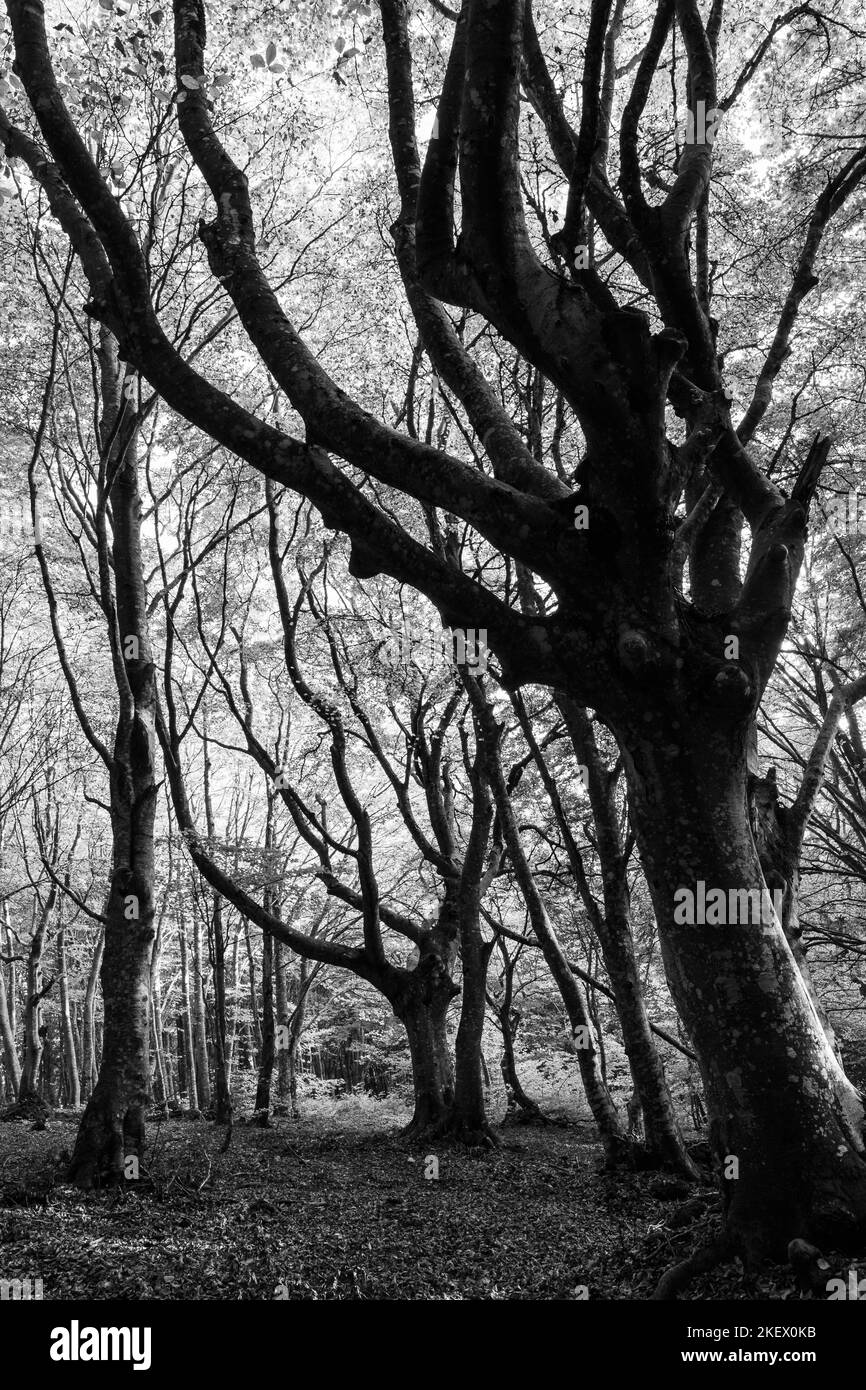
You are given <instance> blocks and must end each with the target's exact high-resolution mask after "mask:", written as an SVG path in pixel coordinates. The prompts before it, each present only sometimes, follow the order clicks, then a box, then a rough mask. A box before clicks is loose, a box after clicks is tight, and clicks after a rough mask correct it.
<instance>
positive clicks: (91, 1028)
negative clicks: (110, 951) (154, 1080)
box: [81, 927, 105, 1100]
mask: <svg viewBox="0 0 866 1390" xmlns="http://www.w3.org/2000/svg"><path fill="white" fill-rule="evenodd" d="M104 948H105V929H104V928H103V927H100V928H99V935H98V936H97V938H96V942H95V944H94V947H93V957H92V959H91V962H90V971H89V973H88V976H87V989H86V991H85V995H84V1019H83V1022H82V1034H83V1036H82V1045H81V1054H82V1057H81V1073H82V1075H81V1098H82V1100H87V1099H88V1098H89V1096H90V1095H92V1093H93V1088H94V1086H95V1085H96V1078H97V1075H98V1073H99V1058H98V1056H97V1048H96V987H97V985H98V983H99V972H100V970H101V969H102V954H103V950H104Z"/></svg>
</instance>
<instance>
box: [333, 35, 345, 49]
mask: <svg viewBox="0 0 866 1390" xmlns="http://www.w3.org/2000/svg"><path fill="white" fill-rule="evenodd" d="M334 47H335V48H336V50H337V52H338V53H342V51H343V49H344V48H345V47H346V40H345V39H344V38H343V36H342V34H341V35H340V37H339V38H338V39H335V40H334Z"/></svg>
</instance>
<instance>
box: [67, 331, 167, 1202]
mask: <svg viewBox="0 0 866 1390" xmlns="http://www.w3.org/2000/svg"><path fill="white" fill-rule="evenodd" d="M99 360H100V370H101V387H102V420H101V440H100V443H101V449H102V454H103V459H102V461H101V464H100V497H99V503H98V507H97V516H96V536H97V545H98V552H99V574H100V583H101V586H102V592H101V598H102V603H103V607H104V610H105V611H106V612H107V613H112V616H113V618H114V619H116V622H114V621H113V622H112V623H111V624H110V625H109V641H110V645H111V651H112V659H113V666H114V677H115V684H116V687H117V698H118V718H117V726H116V730H115V737H114V749H113V752H112V754H111V756H110V758H108V759H107V760H108V762H109V802H110V808H111V831H112V875H111V887H110V891H109V897H108V905H107V909H106V914H105V916H106V922H105V953H104V956H103V961H102V976H101V978H102V996H103V1002H104V1027H103V1044H102V1065H101V1067H100V1070H99V1079H98V1081H97V1083H96V1087H95V1088H94V1091H93V1094H92V1096H91V1097H90V1099H89V1101H88V1103H87V1108H86V1110H85V1112H84V1117H83V1119H82V1122H81V1128H80V1130H79V1132H78V1137H77V1139H76V1143H75V1150H74V1153H73V1155H72V1162H71V1164H70V1169H69V1179H70V1181H71V1182H74V1183H76V1184H77V1185H78V1186H80V1187H92V1186H93V1185H95V1184H98V1183H102V1182H108V1183H120V1182H122V1181H123V1177H124V1156H125V1154H129V1155H130V1156H131V1157H134V1158H135V1159H136V1160H137V1159H138V1158H139V1157H140V1155H141V1152H142V1150H143V1147H144V1106H145V1101H146V1099H147V1094H148V1086H149V1081H150V1065H149V1053H150V1047H149V1044H150V963H151V951H152V946H153V937H154V895H153V885H154V844H153V830H154V822H155V817H156V784H157V778H156V750H155V737H154V720H155V712H156V681H155V670H154V664H153V658H152V655H151V650H150V641H149V636H148V625H147V593H146V589H145V583H144V576H143V566H142V556H141V501H140V497H139V492H138V455H137V449H136V436H137V420H136V416H135V412H134V410H133V409H132V406H131V402H125V401H124V398H123V396H122V391H123V389H124V373H123V370H122V368H121V365H120V362H119V359H118V353H117V344H116V342H115V341H114V339H113V338H111V336H110V335H109V334H108V333H107V332H106V331H105V330H102V332H101V336H100V352H99ZM112 472H113V480H112V481H111V482H110V483H109V482H108V478H109V476H110V475H111V473H112ZM109 503H110V519H111V533H112V534H111V540H110V543H109V536H108V512H109ZM109 546H110V554H109ZM112 567H113V576H114V583H113V590H114V592H113V593H112V586H111V568H112ZM105 756H106V757H107V753H106V754H105Z"/></svg>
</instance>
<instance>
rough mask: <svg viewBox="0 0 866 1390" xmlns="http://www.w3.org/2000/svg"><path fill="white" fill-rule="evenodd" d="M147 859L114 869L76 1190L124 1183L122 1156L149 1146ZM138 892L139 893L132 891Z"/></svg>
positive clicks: (75, 1162) (74, 1165)
mask: <svg viewBox="0 0 866 1390" xmlns="http://www.w3.org/2000/svg"><path fill="white" fill-rule="evenodd" d="M154 800H155V798H154ZM115 854H117V851H115ZM147 859H148V856H147V850H146V847H143V846H142V847H140V852H139V853H138V854H137V855H136V856H135V866H134V867H131V868H130V869H129V870H127V871H126V872H124V871H122V870H121V871H118V870H115V883H114V885H113V886H112V891H111V896H110V898H109V903H108V912H107V920H106V924H105V955H104V958H103V962H102V973H101V980H102V999H103V1012H104V1025H103V1040H102V1065H101V1067H100V1069H99V1079H98V1081H97V1083H96V1086H95V1088H94V1091H93V1095H92V1096H91V1097H90V1100H89V1101H88V1103H87V1108H86V1110H85V1112H84V1118H83V1120H82V1122H81V1128H80V1129H79V1131H78V1137H77V1139H76V1143H75V1151H74V1153H73V1155H72V1162H71V1164H70V1168H69V1181H70V1182H74V1183H75V1184H76V1185H77V1186H78V1187H85V1188H87V1187H93V1186H98V1185H101V1184H109V1185H112V1184H118V1183H120V1182H122V1181H123V1177H124V1158H125V1156H126V1155H130V1156H132V1157H135V1158H140V1156H141V1153H142V1151H143V1148H144V1108H145V1102H146V1100H147V1092H148V1082H149V1079H150V1078H149V1071H150V1067H149V1046H148V1044H149V1037H150V953H151V945H152V939H151V936H150V929H151V928H152V922H153V897H152V893H151V891H150V884H151V883H152V877H150V878H148V870H150V873H151V875H152V868H153V865H152V842H151V862H150V864H148V862H147ZM133 887H136V888H137V889H138V892H137V893H130V892H128V891H127V890H129V889H130V888H133ZM132 897H135V898H136V899H137V909H138V913H139V916H138V918H137V919H130V918H128V917H127V915H126V914H127V911H128V910H130V909H131V907H132V904H131V902H130V898H132Z"/></svg>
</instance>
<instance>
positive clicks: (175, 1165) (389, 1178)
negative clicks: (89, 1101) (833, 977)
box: [0, 1103, 851, 1300]
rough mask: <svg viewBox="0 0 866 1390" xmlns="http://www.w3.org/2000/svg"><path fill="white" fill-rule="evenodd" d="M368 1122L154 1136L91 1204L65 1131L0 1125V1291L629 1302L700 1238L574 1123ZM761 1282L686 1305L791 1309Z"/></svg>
mask: <svg viewBox="0 0 866 1390" xmlns="http://www.w3.org/2000/svg"><path fill="white" fill-rule="evenodd" d="M340 1109H344V1111H345V1113H344V1114H343V1115H342V1116H341V1115H340ZM376 1110H377V1107H376V1105H375V1103H371V1104H367V1105H366V1106H364V1107H353V1106H352V1105H351V1104H348V1105H346V1106H345V1107H336V1108H335V1110H334V1111H332V1113H331V1115H330V1116H329V1117H328V1118H327V1119H324V1118H322V1117H318V1116H312V1117H308V1118H303V1119H301V1120H299V1121H291V1120H282V1119H280V1120H275V1121H274V1122H273V1125H272V1127H271V1128H268V1129H260V1128H256V1127H253V1126H250V1125H246V1124H240V1123H237V1122H236V1124H235V1126H234V1131H233V1134H232V1139H231V1143H230V1145H229V1147H228V1150H227V1151H226V1152H225V1153H222V1152H220V1150H221V1148H222V1146H223V1143H224V1139H225V1130H224V1129H221V1128H220V1129H218V1128H216V1127H215V1126H214V1125H213V1124H210V1123H208V1122H207V1121H205V1120H198V1121H194V1120H189V1121H187V1120H170V1121H164V1122H161V1123H160V1122H156V1121H153V1122H151V1123H149V1124H148V1149H147V1153H146V1155H145V1158H144V1160H143V1162H142V1164H141V1171H140V1179H139V1181H137V1182H134V1181H131V1182H129V1183H128V1185H127V1186H126V1187H125V1188H124V1189H123V1190H122V1191H108V1192H102V1193H100V1192H90V1193H82V1192H79V1191H77V1190H75V1189H73V1188H70V1187H68V1186H66V1185H64V1182H63V1176H64V1165H65V1163H66V1161H68V1157H69V1153H70V1151H71V1148H72V1145H73V1143H74V1139H75V1133H76V1127H77V1121H76V1119H75V1118H74V1117H72V1116H59V1117H56V1118H55V1119H53V1120H52V1121H50V1122H49V1124H48V1127H47V1128H46V1129H45V1130H43V1131H34V1129H33V1128H32V1126H31V1125H30V1124H29V1123H4V1124H2V1125H0V1279H13V1278H26V1277H30V1278H41V1279H42V1281H43V1296H44V1298H46V1299H64V1298H69V1299H91V1298H93V1299H109V1298H121V1299H131V1300H138V1299H188V1300H198V1299H273V1298H274V1297H286V1298H293V1299H476V1298H484V1299H523V1298H532V1299H576V1298H585V1297H589V1298H591V1299H598V1298H602V1299H645V1298H647V1297H648V1296H649V1295H650V1294H651V1292H652V1290H653V1288H654V1287H655V1284H656V1283H657V1281H658V1278H659V1277H660V1275H661V1274H662V1273H663V1272H664V1270H665V1269H666V1268H668V1267H669V1266H670V1265H671V1264H675V1263H676V1262H677V1261H678V1260H680V1259H683V1258H685V1257H686V1256H687V1255H688V1254H689V1253H690V1252H691V1250H693V1249H694V1248H695V1246H696V1245H697V1244H699V1243H700V1242H701V1240H702V1239H705V1238H707V1237H709V1236H711V1235H712V1234H713V1230H714V1222H715V1220H716V1219H717V1216H716V1214H715V1213H714V1212H713V1209H712V1205H711V1204H712V1202H713V1192H712V1190H711V1189H708V1188H704V1189H702V1188H700V1187H697V1186H693V1187H691V1188H689V1189H687V1190H686V1191H678V1192H676V1194H675V1195H674V1189H676V1188H677V1187H678V1185H677V1184H674V1185H673V1188H670V1189H669V1180H665V1179H660V1178H659V1175H658V1174H653V1173H636V1174H609V1173H604V1172H602V1171H601V1152H600V1149H599V1146H598V1144H597V1143H595V1142H594V1141H593V1139H592V1137H591V1135H590V1134H589V1132H588V1131H587V1130H586V1128H585V1127H584V1126H583V1125H581V1124H579V1123H578V1124H574V1123H572V1124H570V1125H563V1126H559V1125H557V1126H552V1125H551V1126H547V1127H545V1128H543V1129H536V1128H529V1127H525V1126H515V1127H508V1128H504V1129H502V1130H500V1131H499V1133H500V1136H501V1140H502V1146H501V1148H499V1149H498V1150H495V1151H491V1150H477V1151H475V1150H470V1151H467V1150H465V1149H464V1150H459V1149H446V1148H442V1147H439V1148H438V1149H437V1147H436V1146H435V1145H427V1146H426V1148H425V1146H423V1145H422V1146H420V1147H419V1146H407V1145H406V1143H405V1142H403V1141H401V1140H400V1139H399V1138H398V1137H397V1132H396V1128H395V1124H394V1114H393V1111H392V1110H389V1109H388V1108H387V1107H383V1108H382V1111H381V1114H377V1113H376ZM337 1126H339V1128H337ZM430 1153H432V1154H434V1155H435V1156H436V1157H437V1158H438V1164H439V1177H438V1180H437V1179H432V1178H425V1171H428V1170H429V1169H430V1168H431V1167H432V1165H430V1164H428V1162H427V1156H428V1154H430ZM660 1183H661V1184H662V1185H663V1187H664V1190H665V1191H666V1192H667V1200H665V1199H663V1197H662V1196H660V1195H658V1192H659V1191H661V1188H659V1184H660ZM654 1189H658V1191H656V1190H654ZM671 1197H674V1200H671ZM684 1198H685V1199H687V1200H685V1201H684V1200H683V1199H684ZM698 1199H699V1200H698ZM701 1203H703V1204H709V1205H707V1206H706V1210H703V1211H701V1210H699V1209H698V1208H699V1207H700V1205H701ZM828 1257H829V1258H831V1264H833V1266H834V1267H833V1269H832V1273H834V1274H835V1273H836V1272H837V1269H836V1265H837V1264H838V1271H839V1272H842V1273H843V1275H847V1269H848V1266H849V1264H850V1263H851V1262H850V1260H849V1259H847V1258H845V1259H844V1260H843V1259H842V1258H841V1257H840V1258H839V1260H838V1261H835V1262H834V1261H833V1260H832V1257H830V1256H828ZM777 1274H778V1277H777V1278H775V1277H774V1276H773V1272H772V1271H771V1272H770V1273H769V1274H767V1275H766V1276H764V1277H762V1278H760V1279H757V1280H755V1279H753V1280H751V1281H749V1282H748V1283H746V1282H744V1279H743V1275H742V1272H741V1270H740V1269H739V1267H737V1266H731V1265H729V1266H727V1267H725V1268H722V1269H718V1270H715V1271H714V1272H712V1273H711V1274H708V1275H705V1276H703V1277H702V1278H701V1279H698V1280H696V1281H695V1282H694V1283H693V1284H692V1285H691V1286H690V1287H689V1289H688V1290H687V1292H686V1295H685V1296H686V1297H688V1298H692V1299H715V1298H742V1299H748V1298H752V1299H754V1298H758V1299H773V1298H775V1299H781V1298H797V1297H799V1295H798V1294H797V1292H796V1291H795V1290H794V1288H793V1286H792V1283H791V1274H790V1271H789V1270H787V1271H786V1270H783V1269H781V1268H780V1269H779V1270H778V1271H777ZM829 1274H830V1271H828V1277H829Z"/></svg>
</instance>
